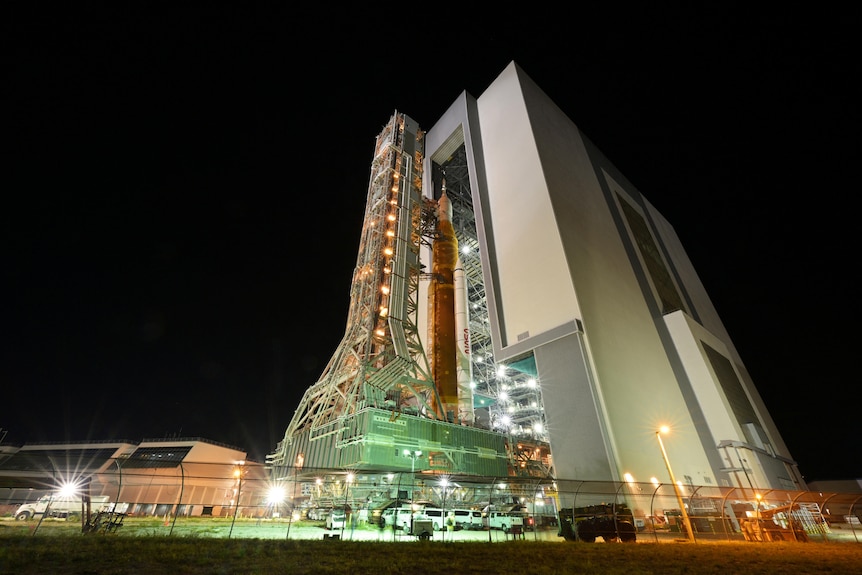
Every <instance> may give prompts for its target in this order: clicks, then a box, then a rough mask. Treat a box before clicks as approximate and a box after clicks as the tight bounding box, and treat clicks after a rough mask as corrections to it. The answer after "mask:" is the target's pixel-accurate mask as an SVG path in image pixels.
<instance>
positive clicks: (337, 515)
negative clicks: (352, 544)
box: [325, 507, 347, 529]
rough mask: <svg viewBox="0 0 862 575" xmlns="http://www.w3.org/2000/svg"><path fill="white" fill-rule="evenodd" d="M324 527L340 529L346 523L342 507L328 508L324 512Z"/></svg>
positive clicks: (345, 515)
mask: <svg viewBox="0 0 862 575" xmlns="http://www.w3.org/2000/svg"><path fill="white" fill-rule="evenodd" d="M325 521H326V525H325V527H326V529H341V528H343V527H344V526H345V525H346V524H347V513H346V512H345V511H344V509H343V508H339V507H336V508H334V509H330V510H329V513H327V514H326V519H325Z"/></svg>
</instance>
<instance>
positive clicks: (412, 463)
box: [404, 449, 422, 534]
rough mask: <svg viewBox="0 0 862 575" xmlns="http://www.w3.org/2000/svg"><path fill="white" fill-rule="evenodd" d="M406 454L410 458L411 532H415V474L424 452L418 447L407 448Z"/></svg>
mask: <svg viewBox="0 0 862 575" xmlns="http://www.w3.org/2000/svg"><path fill="white" fill-rule="evenodd" d="M404 455H406V456H407V457H409V458H410V533H411V534H412V533H413V501H414V494H415V492H416V478H415V477H414V474H415V473H416V460H417V459H419V457H421V455H422V452H421V451H419V450H418V449H416V450H410V449H405V450H404Z"/></svg>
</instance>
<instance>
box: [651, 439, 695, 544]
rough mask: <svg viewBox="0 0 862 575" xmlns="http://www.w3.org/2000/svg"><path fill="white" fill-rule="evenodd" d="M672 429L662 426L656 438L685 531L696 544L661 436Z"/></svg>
mask: <svg viewBox="0 0 862 575" xmlns="http://www.w3.org/2000/svg"><path fill="white" fill-rule="evenodd" d="M668 431H670V429H669V428H668V427H667V426H666V425H662V426H661V427H660V428H659V429H658V430H657V431H656V432H655V437H656V439H658V446H659V447H660V448H661V456H662V458H664V464H665V467H667V474H668V475H669V476H670V482H671V484H672V485H673V492H674V493H675V494H676V500H677V503H679V510H680V513H682V523H683V526H684V527H685V530H686V532H687V534H688V538H689V540H690V541H691V542H692V543H694V542H695V541H694V531H692V529H691V520H690V519H689V517H688V511H687V510H686V508H685V503H683V502H682V493H680V491H679V485H677V483H676V479H674V476H673V470H672V469H671V468H670V460H669V459H668V458H667V451H665V449H664V443H662V440H661V434H662V433H667V432H668Z"/></svg>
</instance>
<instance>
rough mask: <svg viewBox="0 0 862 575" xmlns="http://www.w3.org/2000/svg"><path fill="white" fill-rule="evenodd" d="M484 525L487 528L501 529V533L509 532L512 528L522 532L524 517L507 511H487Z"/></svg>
mask: <svg viewBox="0 0 862 575" xmlns="http://www.w3.org/2000/svg"><path fill="white" fill-rule="evenodd" d="M485 526H486V527H487V528H488V529H501V530H502V531H503V533H509V532H510V531H511V530H512V529H513V528H515V529H517V531H518V532H523V530H524V517H523V516H521V515H519V514H515V513H510V512H507V511H488V513H487V515H485Z"/></svg>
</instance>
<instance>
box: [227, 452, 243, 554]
mask: <svg viewBox="0 0 862 575" xmlns="http://www.w3.org/2000/svg"><path fill="white" fill-rule="evenodd" d="M244 465H245V461H238V462H237V467H235V468H234V470H233V476H234V477H236V478H237V486H236V506H235V507H234V508H233V521H231V522H230V531H228V534H227V538H228V539H230V536H231V535H232V534H233V525H234V523H236V516H237V514H238V513H239V499H240V497H242V476H243V466H244Z"/></svg>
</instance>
